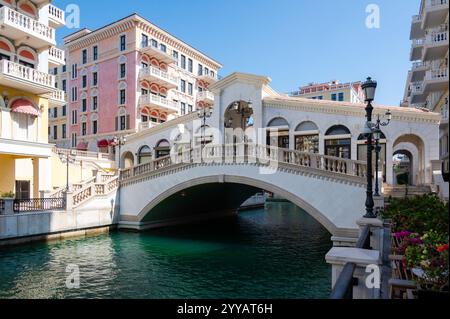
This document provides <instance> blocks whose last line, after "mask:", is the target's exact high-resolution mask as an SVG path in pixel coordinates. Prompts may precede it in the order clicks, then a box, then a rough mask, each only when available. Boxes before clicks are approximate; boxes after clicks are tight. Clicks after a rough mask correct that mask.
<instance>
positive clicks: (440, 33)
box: [426, 25, 448, 44]
mask: <svg viewBox="0 0 450 319" xmlns="http://www.w3.org/2000/svg"><path fill="white" fill-rule="evenodd" d="M445 41H448V25H442V26H440V27H438V28H435V29H432V30H430V31H429V33H428V35H427V36H426V43H427V44H436V43H443V42H445Z"/></svg>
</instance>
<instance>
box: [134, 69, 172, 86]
mask: <svg viewBox="0 0 450 319" xmlns="http://www.w3.org/2000/svg"><path fill="white" fill-rule="evenodd" d="M140 76H141V77H144V78H145V77H155V78H157V79H158V80H162V81H163V82H165V83H170V84H172V85H174V86H178V77H176V76H174V75H172V74H169V73H168V72H166V71H163V70H160V69H157V68H155V67H153V66H148V67H145V68H142V69H141V71H140Z"/></svg>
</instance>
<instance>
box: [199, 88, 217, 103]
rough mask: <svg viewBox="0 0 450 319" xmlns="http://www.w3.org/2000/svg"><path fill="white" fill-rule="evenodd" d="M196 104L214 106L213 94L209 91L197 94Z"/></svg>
mask: <svg viewBox="0 0 450 319" xmlns="http://www.w3.org/2000/svg"><path fill="white" fill-rule="evenodd" d="M197 102H203V103H204V104H207V105H213V104H214V94H213V93H211V92H209V91H203V92H198V94H197Z"/></svg>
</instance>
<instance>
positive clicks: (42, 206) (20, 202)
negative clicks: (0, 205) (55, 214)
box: [13, 197, 66, 214]
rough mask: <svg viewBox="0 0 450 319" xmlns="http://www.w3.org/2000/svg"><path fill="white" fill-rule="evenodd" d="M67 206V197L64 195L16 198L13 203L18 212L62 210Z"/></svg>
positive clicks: (15, 210)
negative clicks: (58, 196) (59, 196)
mask: <svg viewBox="0 0 450 319" xmlns="http://www.w3.org/2000/svg"><path fill="white" fill-rule="evenodd" d="M65 208H66V199H65V198H64V197H62V198H33V199H15V200H14V203H13V210H14V213H16V214H20V213H32V212H45V211H51V210H62V209H65Z"/></svg>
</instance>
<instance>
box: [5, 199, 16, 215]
mask: <svg viewBox="0 0 450 319" xmlns="http://www.w3.org/2000/svg"><path fill="white" fill-rule="evenodd" d="M3 201H4V203H5V210H4V214H5V215H14V198H4V199H3Z"/></svg>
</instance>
